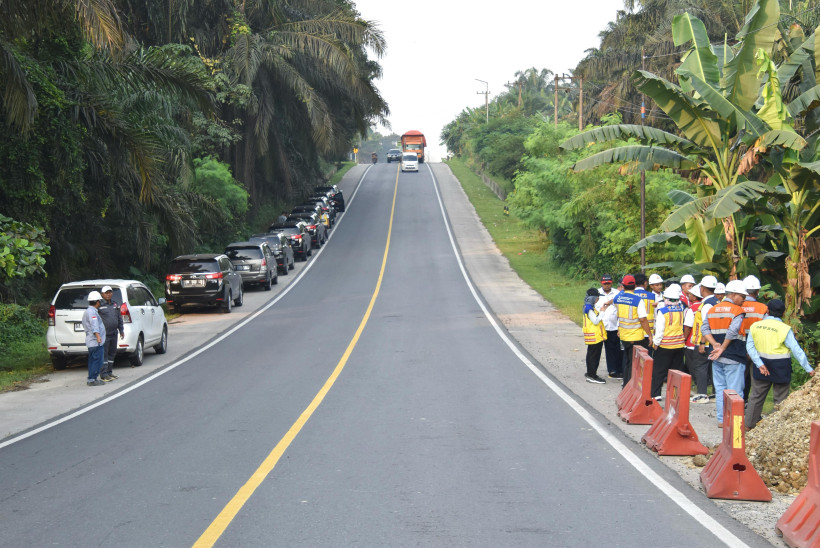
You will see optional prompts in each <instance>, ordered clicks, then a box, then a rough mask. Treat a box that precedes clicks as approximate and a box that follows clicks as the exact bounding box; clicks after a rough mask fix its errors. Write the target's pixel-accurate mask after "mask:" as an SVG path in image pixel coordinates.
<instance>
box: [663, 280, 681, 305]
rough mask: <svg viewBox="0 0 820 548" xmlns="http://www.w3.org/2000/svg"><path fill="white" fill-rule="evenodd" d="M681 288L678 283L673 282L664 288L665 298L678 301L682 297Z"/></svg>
mask: <svg viewBox="0 0 820 548" xmlns="http://www.w3.org/2000/svg"><path fill="white" fill-rule="evenodd" d="M680 293H681V288H680V286H679V285H678V284H672V285H670V286H669V287H667V288H666V289H664V290H663V298H664V299H670V300H673V301H677V300H678V299H680Z"/></svg>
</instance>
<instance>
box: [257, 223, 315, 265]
mask: <svg viewBox="0 0 820 548" xmlns="http://www.w3.org/2000/svg"><path fill="white" fill-rule="evenodd" d="M268 232H281V233H282V234H284V235H285V236H287V237H288V239H289V240H290V245H291V246H292V247H293V255H294V256H296V257H299V258H300V259H302V260H303V261H307V259H308V257H310V256H311V255H313V249H312V247H311V245H310V244H311V241H310V240H311V239H310V233H309V232H308V230H307V225H306V224H305V223H303V222H298V223H293V222H287V223H284V224H272V225H270V228H269V229H268Z"/></svg>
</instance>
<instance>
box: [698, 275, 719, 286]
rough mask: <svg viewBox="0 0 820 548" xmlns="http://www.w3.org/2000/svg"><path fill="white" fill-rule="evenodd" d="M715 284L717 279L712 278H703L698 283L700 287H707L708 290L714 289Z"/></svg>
mask: <svg viewBox="0 0 820 548" xmlns="http://www.w3.org/2000/svg"><path fill="white" fill-rule="evenodd" d="M717 284H718V281H717V278H715V277H714V276H704V277H703V279H702V280H701V281H700V285H701V286H702V287H708V288H709V289H714V288H716V287H717Z"/></svg>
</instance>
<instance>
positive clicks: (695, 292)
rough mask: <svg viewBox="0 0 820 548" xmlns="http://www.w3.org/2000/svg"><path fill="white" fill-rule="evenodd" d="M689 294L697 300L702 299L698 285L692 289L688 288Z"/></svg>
mask: <svg viewBox="0 0 820 548" xmlns="http://www.w3.org/2000/svg"><path fill="white" fill-rule="evenodd" d="M689 293H691V294H692V295H694V296H695V297H697V298H698V299H702V298H703V295H702V294H701V292H700V284H697V285H693V286H692V287H690V288H689Z"/></svg>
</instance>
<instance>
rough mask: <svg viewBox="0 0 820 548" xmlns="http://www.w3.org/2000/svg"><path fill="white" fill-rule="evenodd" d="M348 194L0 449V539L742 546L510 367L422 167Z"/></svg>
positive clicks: (378, 169) (27, 542)
mask: <svg viewBox="0 0 820 548" xmlns="http://www.w3.org/2000/svg"><path fill="white" fill-rule="evenodd" d="M356 188H357V190H356V192H355V194H353V195H351V194H350V193H348V194H347V196H348V199H349V200H350V204H349V207H348V210H347V212H346V213H345V215H344V217H343V220H342V222H341V223H340V224H339V226H338V227H337V228H336V229H335V230H334V232H333V234H332V237H331V241H330V242H329V244H328V245H327V246H326V247H325V248H324V249H323V250H322V253H321V254H320V255H319V256H318V257H316V258H315V259H314V260H313V262H311V263H309V269H308V270H307V272H306V273H305V275H304V277H303V278H301V279H300V280H299V281H298V283H295V284H292V285H291V286H289V287H288V290H287V291H286V292H280V293H279V294H278V297H277V298H278V300H277V301H276V302H275V304H274V305H273V306H271V307H270V308H268V309H266V310H264V311H262V312H261V314H259V315H258V316H256V317H253V316H249V319H250V321H249V322H248V323H247V324H246V325H243V326H242V327H241V328H240V329H238V330H236V331H235V332H232V333H230V334H227V336H225V337H224V339H222V340H220V341H219V342H218V343H217V344H214V345H213V346H212V347H210V348H208V349H207V350H206V351H204V352H202V353H200V354H197V355H196V356H195V357H194V358H192V359H190V360H188V361H186V362H185V363H183V364H182V365H180V366H178V367H174V368H173V369H170V370H168V371H167V372H166V373H165V374H163V375H161V376H158V377H157V378H155V379H153V380H151V381H150V382H148V383H146V384H144V385H143V386H140V387H139V388H138V389H136V390H132V391H129V392H127V393H126V394H124V395H123V396H122V397H119V398H115V399H113V400H111V401H109V402H107V403H105V404H104V405H100V406H98V407H95V408H93V409H91V410H89V411H88V412H87V413H83V414H80V415H78V416H76V417H74V418H72V419H71V420H67V421H65V422H63V423H62V424H60V425H58V426H56V427H54V428H49V429H46V430H44V431H42V432H39V433H37V434H36V435H32V436H30V437H27V438H25V439H22V440H21V441H18V442H16V443H13V444H11V445H8V446H6V447H3V448H2V449H0V531H2V537H1V538H2V540H0V544H2V545H4V546H47V545H58V546H123V547H124V546H190V545H193V544H194V543H196V542H197V541H198V540H199V541H200V542H201V543H202V544H203V545H209V544H211V543H215V544H216V545H217V546H350V545H358V546H415V545H423V546H425V545H426V546H451V545H473V546H589V545H604V546H637V545H646V544H662V545H666V546H712V545H717V544H720V543H721V541H723V542H729V543H741V544H742V543H744V542H745V543H750V544H755V543H756V541H757V540H758V539H757V537H754V536H753V535H751V534H750V533H749V532H748V531H746V530H745V529H744V528H742V527H740V526H739V525H738V524H736V523H733V522H732V521H731V520H729V519H727V518H726V516H725V515H723V514H722V513H721V512H719V511H717V510H716V509H715V508H714V506H713V505H710V504H704V505H703V508H702V509H701V511H702V512H705V513H706V514H708V515H710V516H712V517H713V519H714V520H716V521H717V522H720V523H721V524H722V525H721V527H722V528H725V529H722V531H723V532H721V533H719V534H720V535H722V536H720V537H718V536H716V533H715V529H714V527H713V526H711V525H710V526H708V527H707V526H704V524H703V521H704V520H702V519H698V518H697V517H692V515H691V512H687V511H685V510H684V508H683V507H682V506H681V505H680V504H677V503H676V502H674V501H673V500H672V499H671V498H670V497H669V496H667V495H666V494H665V493H664V492H663V491H662V490H661V489H659V488H658V486H657V482H656V481H655V482H653V481H650V480H649V479H647V477H646V474H645V473H642V472H641V468H649V469H650V470H652V471H654V473H655V474H657V475H659V476H661V477H662V478H663V479H664V481H667V482H669V483H670V484H672V485H673V486H675V487H676V488H677V489H680V490H686V489H687V486H686V485H685V483H684V482H683V481H682V480H680V478H677V477H676V476H675V475H674V474H672V473H670V472H669V470H668V469H665V467H663V466H662V465H661V464H659V463H658V462H657V461H655V460H653V459H652V458H650V457H647V456H646V455H640V454H639V455H632V456H630V457H625V456H624V454H623V452H622V451H619V450H617V449H616V445H617V440H619V439H620V438H621V437H622V436H621V435H620V433H618V432H614V431H613V432H612V433H609V434H607V436H602V435H601V433H600V432H599V431H597V430H596V429H595V428H593V427H591V426H590V422H589V421H588V420H586V419H585V418H584V417H583V416H582V415H580V414H579V413H578V412H577V411H576V410H574V409H573V408H572V407H570V406H568V405H567V403H566V402H565V401H564V400H563V399H562V398H561V397H559V395H558V394H557V393H556V392H554V391H552V390H551V389H550V388H549V387H548V386H547V385H545V383H544V382H543V381H542V379H541V378H540V377H539V376H538V375H535V374H533V372H532V371H531V370H530V369H528V368H527V367H526V366H525V365H523V364H522V361H521V359H520V356H519V355H518V353H516V352H514V351H513V349H512V348H511V347H510V345H508V344H507V343H506V342H505V341H504V340H503V339H502V338H501V337H499V333H498V331H497V329H496V327H495V326H494V325H493V323H492V322H491V316H490V317H488V316H487V315H486V314H485V311H484V310H483V309H482V307H481V306H480V304H479V301H478V300H476V298H475V296H474V295H473V293H472V291H471V286H470V285H469V283H468V280H467V279H465V277H464V275H463V273H462V270H461V266H460V262H459V257H458V255H457V253H456V250H455V248H454V246H453V244H452V242H451V238H450V232H449V230H448V226H447V223H446V220H445V218H444V216H443V214H442V210H441V208H440V205H439V200H438V193H437V189H436V182H435V178H434V176H433V174H432V172H431V170H430V167H429V166H428V165H422V166H421V172H420V173H418V174H399V173H398V169H397V166H396V165H394V164H378V165H375V166H372V167H371V168H369V169H368V170H367V172H366V173H365V174H364V176H363V178H362V179H361V181H360V183H358V185H357V187H356ZM394 196H395V206H394ZM351 198H352V199H351ZM388 244H389V245H388ZM519 353H520V351H519ZM589 412H590V413H591V414H592V415H593V416H594V415H595V412H594V411H589ZM613 430H614V429H613ZM612 438H614V439H615V445H613V441H612ZM624 439H625V438H624ZM631 458H635V459H637V460H638V461H640V465H639V466H637V467H636V466H635V465H633V464H631V463H629V462H628V459H631ZM707 525H708V524H707ZM727 531H728V535H727V534H726V532H727ZM733 535H737V536H733ZM727 539H728V540H727Z"/></svg>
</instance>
